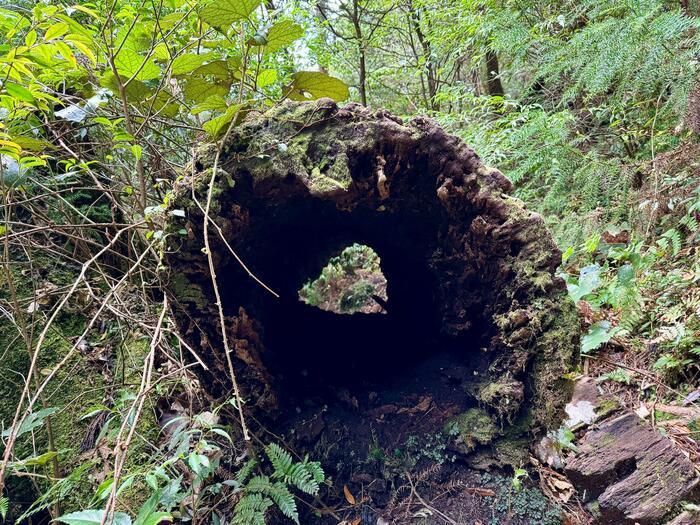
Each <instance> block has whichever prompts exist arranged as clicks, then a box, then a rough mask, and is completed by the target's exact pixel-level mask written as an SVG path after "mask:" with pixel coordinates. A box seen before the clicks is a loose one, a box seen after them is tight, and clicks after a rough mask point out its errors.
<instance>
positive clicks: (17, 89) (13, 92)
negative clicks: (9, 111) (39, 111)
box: [5, 82, 34, 102]
mask: <svg viewBox="0 0 700 525" xmlns="http://www.w3.org/2000/svg"><path fill="white" fill-rule="evenodd" d="M5 91H7V94H8V95H10V96H11V97H14V98H16V99H19V100H21V101H22V102H34V95H32V92H31V91H29V90H28V89H27V88H26V87H24V86H20V85H19V84H15V83H14V82H6V83H5Z"/></svg>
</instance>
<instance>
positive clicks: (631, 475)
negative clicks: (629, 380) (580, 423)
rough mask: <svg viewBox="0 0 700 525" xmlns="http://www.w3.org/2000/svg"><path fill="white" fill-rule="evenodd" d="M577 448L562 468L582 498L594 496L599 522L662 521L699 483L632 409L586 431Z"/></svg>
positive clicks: (645, 523) (676, 453)
mask: <svg viewBox="0 0 700 525" xmlns="http://www.w3.org/2000/svg"><path fill="white" fill-rule="evenodd" d="M579 448H580V453H579V454H578V455H576V456H575V457H571V458H569V460H568V461H567V464H566V472H567V474H568V476H569V478H570V479H571V481H572V482H573V483H574V485H575V486H576V488H577V489H578V491H579V493H580V494H582V495H583V497H584V498H585V499H586V500H588V501H591V500H594V499H597V501H598V505H599V510H600V518H599V520H598V523H601V524H616V525H617V524H634V523H638V524H639V525H652V524H658V523H661V522H662V520H663V518H664V517H666V516H668V515H669V513H671V512H672V511H673V510H674V506H676V505H677V504H678V503H679V502H680V501H683V500H684V499H687V498H689V497H692V496H693V494H694V492H695V490H696V488H697V486H698V477H697V475H696V472H695V469H694V467H693V464H692V463H691V462H690V461H689V460H688V459H687V458H686V457H685V456H684V455H683V454H682V453H681V452H680V451H679V450H678V449H677V448H675V446H674V445H673V443H672V442H671V441H670V440H669V439H668V438H666V437H664V436H662V435H661V434H659V433H658V432H657V431H656V430H654V429H653V428H651V426H649V425H648V424H647V423H645V422H644V421H642V420H641V419H639V418H638V417H637V416H636V415H635V414H632V413H626V414H624V415H622V416H619V417H617V418H615V419H612V420H609V421H606V422H604V423H603V424H601V425H600V427H599V428H598V429H595V430H591V431H589V432H588V433H587V434H586V435H585V436H584V438H583V440H582V441H581V443H580V445H579Z"/></svg>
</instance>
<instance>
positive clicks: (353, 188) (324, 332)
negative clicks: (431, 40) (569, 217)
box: [165, 99, 578, 433]
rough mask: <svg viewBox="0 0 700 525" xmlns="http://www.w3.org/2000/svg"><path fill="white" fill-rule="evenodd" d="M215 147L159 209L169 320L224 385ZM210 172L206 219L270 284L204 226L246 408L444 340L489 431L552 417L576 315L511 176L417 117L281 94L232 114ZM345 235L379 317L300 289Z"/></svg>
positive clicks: (208, 378) (561, 392) (273, 404)
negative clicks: (366, 270)
mask: <svg viewBox="0 0 700 525" xmlns="http://www.w3.org/2000/svg"><path fill="white" fill-rule="evenodd" d="M213 157H214V149H213V147H210V146H204V147H202V148H201V149H200V151H199V152H198V157H197V160H196V162H195V163H194V166H193V167H192V171H191V173H188V174H186V176H185V177H184V180H183V181H182V183H181V184H180V186H179V187H178V188H177V190H176V194H175V196H174V198H173V199H172V201H171V206H170V209H171V210H172V209H177V210H183V211H184V216H182V215H183V214H182V213H178V214H176V215H173V216H172V218H171V220H170V225H169V227H168V234H169V235H168V246H167V253H166V256H165V261H166V264H167V266H168V267H169V275H166V276H165V280H166V281H167V284H166V289H167V290H168V291H169V293H170V294H171V296H172V298H173V301H174V303H175V304H176V307H177V319H178V322H179V325H180V328H181V331H182V332H183V333H184V334H186V336H187V337H188V338H189V340H190V342H191V343H192V345H193V347H194V348H196V349H197V350H198V352H200V353H201V354H202V356H203V358H204V359H205V361H206V362H207V364H208V365H209V367H210V369H211V370H210V373H209V374H202V377H203V380H204V381H203V382H204V384H205V385H206V387H207V388H208V389H209V391H210V392H211V393H212V394H213V395H215V396H221V395H224V394H225V393H226V392H227V391H228V389H229V380H228V378H227V377H226V367H225V366H224V363H225V359H224V355H223V350H222V345H221V344H219V343H217V341H218V340H220V328H219V326H218V324H217V323H218V320H217V315H216V307H215V304H214V299H213V291H212V287H211V283H210V279H209V275H208V270H207V264H206V259H205V256H204V255H203V254H202V251H201V250H202V246H203V241H202V224H203V217H202V211H201V210H202V208H201V207H203V205H204V202H205V201H206V198H205V193H206V184H207V182H208V180H209V178H210V174H211V171H210V170H211V166H212V164H213ZM220 170H221V171H220V173H219V174H218V178H217V187H216V194H215V198H214V205H213V213H212V215H213V217H214V219H215V221H216V223H217V225H218V226H219V227H220V228H221V231H222V232H223V235H224V237H225V238H226V240H227V242H228V243H229V244H230V246H231V247H232V248H233V249H234V250H235V251H236V253H237V254H238V255H240V256H241V257H242V259H243V260H244V261H245V263H246V264H247V265H248V266H249V267H250V268H251V269H252V271H253V272H254V273H255V274H256V275H257V276H259V277H260V278H261V279H262V280H263V281H264V282H265V283H267V284H268V285H269V286H271V287H272V289H274V290H276V291H277V292H279V294H280V296H281V297H280V299H275V298H273V297H272V296H271V295H270V294H269V293H267V292H266V291H265V290H263V289H262V288H261V287H260V286H259V285H258V284H257V283H255V282H254V281H253V280H252V279H251V278H250V277H249V276H248V275H247V274H246V273H245V272H244V271H243V270H242V269H241V267H240V265H239V263H238V262H236V261H235V260H234V258H233V257H232V255H231V253H230V251H229V249H228V248H227V247H226V246H225V245H224V244H223V243H222V242H221V239H220V238H219V236H218V235H217V233H216V232H215V231H213V230H214V229H213V228H212V229H211V230H210V231H212V234H211V240H212V243H213V245H214V248H213V251H214V256H215V259H216V266H217V268H218V269H219V270H218V271H219V276H220V280H221V283H222V284H221V286H222V294H223V303H224V304H223V306H224V309H225V312H226V316H227V318H228V319H229V324H228V326H227V330H228V333H229V334H230V335H229V336H230V338H231V347H232V348H233V349H234V350H235V356H234V357H235V364H236V367H237V368H238V369H239V371H240V376H241V380H242V383H243V390H244V393H245V396H246V400H247V405H248V409H249V410H256V409H257V410H258V412H259V413H265V412H267V413H274V411H275V410H277V409H278V408H279V407H280V402H281V401H284V398H285V397H286V395H287V394H285V393H284V385H283V382H284V379H283V378H284V377H289V375H290V370H292V369H293V368H294V367H295V366H299V363H305V365H304V366H306V367H307V368H308V370H307V369H305V370H304V372H305V373H306V372H308V373H309V376H308V377H312V376H313V374H314V371H316V372H318V373H319V375H321V377H322V380H323V381H326V382H331V381H333V380H334V377H336V376H338V375H341V374H350V373H354V374H357V375H358V376H359V375H361V374H362V373H364V372H363V370H370V371H371V369H372V368H380V366H381V365H380V361H387V362H389V361H391V362H392V363H393V366H394V367H396V366H404V365H405V363H410V362H411V360H412V359H413V358H415V356H414V355H412V354H413V353H415V352H421V351H422V352H425V351H426V350H425V349H426V348H444V347H446V346H450V347H451V348H453V349H454V350H455V351H456V352H461V355H462V356H463V359H464V362H465V363H470V367H471V368H470V370H468V371H467V372H466V373H465V374H464V376H465V377H464V378H463V379H466V380H469V381H470V382H471V385H470V386H469V388H467V389H466V390H467V392H468V393H467V392H465V393H464V395H465V396H472V397H473V398H475V399H476V400H477V402H478V404H479V405H480V406H482V407H484V409H485V410H487V411H488V412H489V413H490V414H491V416H492V417H493V419H494V421H495V422H497V425H498V427H499V428H500V427H501V424H502V423H503V422H515V421H519V422H520V423H521V424H520V426H519V427H518V428H519V429H520V430H519V432H520V433H524V432H526V431H527V430H528V429H534V428H542V427H544V426H548V425H558V423H559V421H560V420H561V415H562V408H563V406H564V404H565V403H566V401H567V398H568V395H569V394H570V383H569V381H567V380H566V379H565V378H564V375H565V373H566V372H567V371H568V370H570V368H571V366H572V365H573V364H574V362H575V360H576V357H577V347H578V321H577V319H576V314H575V311H574V308H573V305H571V304H569V302H568V301H567V298H566V290H565V286H564V283H563V281H562V280H561V279H559V278H558V277H556V276H555V273H554V272H555V269H556V268H557V266H558V265H559V263H560V261H561V254H560V252H559V250H558V249H557V247H556V245H555V243H554V242H553V240H552V238H551V236H550V234H549V233H548V231H547V229H546V227H545V224H544V221H543V220H542V218H541V217H540V216H539V215H537V214H536V213H533V212H531V211H529V210H527V209H525V207H524V205H523V204H522V202H520V201H519V200H517V199H515V198H513V197H510V196H509V195H508V192H509V191H510V190H511V183H510V182H509V181H508V179H507V178H506V177H504V176H503V175H502V174H501V173H500V172H499V171H497V170H495V169H491V168H488V167H486V166H485V165H484V164H482V162H481V161H480V159H479V157H478V156H477V155H476V153H475V152H474V151H473V150H472V149H470V148H469V147H468V146H467V145H465V144H464V143H463V142H462V141H461V140H459V139H458V138H456V137H453V136H450V135H448V134H447V133H445V132H444V131H443V130H442V129H441V128H440V127H439V126H438V125H437V124H436V123H435V122H433V121H432V120H429V119H426V118H415V119H413V120H412V121H410V122H408V123H404V122H402V121H401V120H400V119H398V118H397V117H394V116H392V115H390V114H388V113H387V112H385V111H372V110H369V109H367V108H363V107H361V106H358V105H354V104H350V105H348V106H345V107H344V108H338V107H337V106H336V105H335V104H334V103H333V102H332V101H330V100H328V99H326V100H321V101H318V102H316V103H305V104H293V103H288V104H284V105H282V106H281V107H279V108H276V109H274V110H271V111H270V112H268V113H266V114H263V115H257V116H252V117H250V118H249V119H248V121H247V122H245V123H244V124H242V125H241V126H240V127H239V128H238V129H237V131H236V132H235V133H234V134H233V135H232V136H231V137H230V138H229V139H228V140H227V142H226V144H225V147H224V151H223V155H222V157H221V163H220ZM183 232H186V234H183ZM352 242H360V243H365V244H368V245H370V246H371V247H372V248H374V249H375V250H376V251H377V253H378V254H379V256H380V257H381V260H382V271H383V273H384V275H385V276H386V278H387V281H388V288H387V294H388V307H387V308H388V314H387V315H384V316H371V315H362V314H355V315H352V316H339V315H336V314H333V313H329V312H324V311H321V310H319V309H317V308H313V307H310V306H308V305H305V304H303V303H301V302H299V300H298V290H299V288H300V287H301V285H302V284H303V283H304V282H305V281H306V280H307V279H309V278H310V277H315V276H316V275H318V272H319V271H320V269H321V268H322V267H323V266H324V265H325V264H326V262H327V261H328V258H329V257H330V256H331V255H333V254H334V253H337V252H338V251H339V250H340V249H342V248H343V247H345V246H347V245H348V244H350V243H352ZM421 341H425V344H424V345H418V344H416V342H421ZM436 341H439V342H440V343H439V344H438V345H436V344H435V342H436ZM314 369H316V370H314ZM386 370H387V372H386V373H388V374H390V373H391V366H389V367H387V368H386ZM305 377H306V376H305Z"/></svg>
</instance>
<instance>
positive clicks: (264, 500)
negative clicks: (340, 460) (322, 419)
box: [233, 443, 325, 525]
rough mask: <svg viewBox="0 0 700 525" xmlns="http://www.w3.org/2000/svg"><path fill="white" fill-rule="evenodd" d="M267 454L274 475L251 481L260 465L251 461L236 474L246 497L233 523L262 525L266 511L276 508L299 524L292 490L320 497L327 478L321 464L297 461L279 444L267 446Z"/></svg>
mask: <svg viewBox="0 0 700 525" xmlns="http://www.w3.org/2000/svg"><path fill="white" fill-rule="evenodd" d="M265 455H266V456H267V458H268V459H269V460H270V463H271V464H272V468H273V472H272V475H271V476H265V475H258V476H253V477H252V478H251V477H250V476H251V474H252V472H253V469H254V468H255V467H256V466H257V462H256V461H255V460H252V459H251V460H249V461H248V462H246V464H245V465H243V467H242V468H241V469H240V470H239V471H238V473H237V475H236V482H237V483H238V484H239V485H240V486H241V487H242V490H243V493H244V496H243V498H241V500H240V501H239V502H238V504H237V505H236V508H235V510H234V520H233V523H234V524H236V525H263V524H264V523H265V512H266V511H267V510H268V509H269V508H270V507H271V506H272V505H275V506H276V507H277V508H278V509H279V510H280V512H281V513H282V514H283V515H284V516H285V517H287V518H289V519H290V520H292V521H294V523H297V524H298V523H299V513H298V510H297V504H296V501H295V500H294V495H293V494H292V493H291V492H290V490H289V489H290V487H294V488H296V489H298V490H300V491H302V492H305V493H306V494H310V495H316V494H318V490H319V488H320V484H321V483H322V482H323V480H324V479H325V476H324V473H323V469H321V464H320V463H318V462H316V461H309V460H308V458H305V459H304V461H300V462H295V461H294V459H293V458H292V456H291V454H289V452H287V451H286V450H284V449H283V448H282V447H280V446H279V445H278V444H276V443H271V444H269V445H268V446H267V447H265ZM249 478H250V479H249ZM270 478H272V479H270ZM273 480H274V481H273Z"/></svg>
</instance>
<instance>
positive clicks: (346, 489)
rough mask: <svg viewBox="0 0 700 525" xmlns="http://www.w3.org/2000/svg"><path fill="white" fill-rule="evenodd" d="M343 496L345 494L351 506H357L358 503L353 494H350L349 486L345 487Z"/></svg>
mask: <svg viewBox="0 0 700 525" xmlns="http://www.w3.org/2000/svg"><path fill="white" fill-rule="evenodd" d="M343 494H345V499H346V500H347V501H348V503H349V504H350V505H356V504H357V501H356V500H355V496H353V495H352V492H350V489H349V488H348V486H347V485H343Z"/></svg>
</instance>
